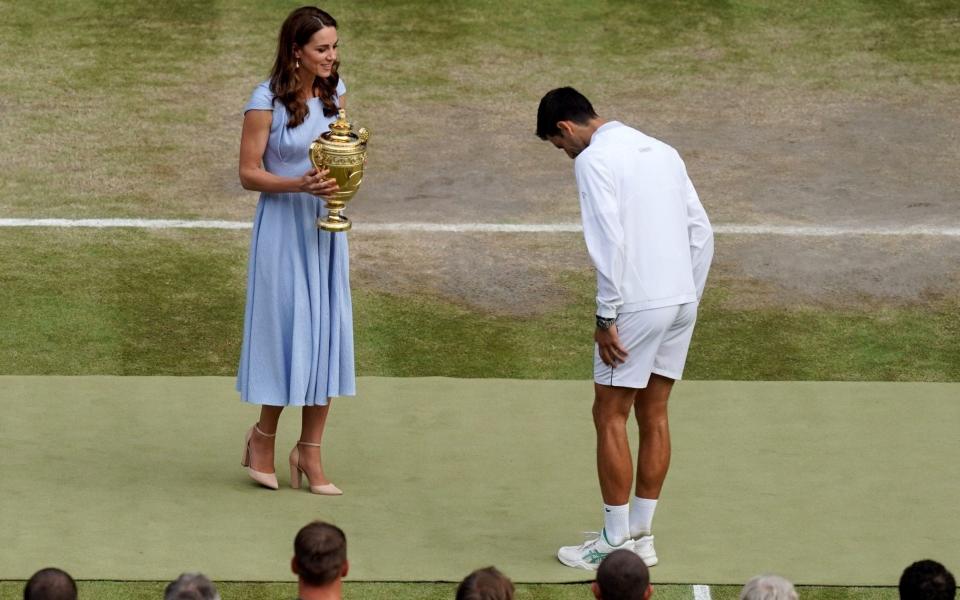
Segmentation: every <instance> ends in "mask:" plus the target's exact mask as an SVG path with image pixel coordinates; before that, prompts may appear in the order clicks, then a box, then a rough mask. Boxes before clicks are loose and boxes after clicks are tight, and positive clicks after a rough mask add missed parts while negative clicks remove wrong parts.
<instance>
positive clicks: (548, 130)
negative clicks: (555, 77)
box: [537, 87, 597, 140]
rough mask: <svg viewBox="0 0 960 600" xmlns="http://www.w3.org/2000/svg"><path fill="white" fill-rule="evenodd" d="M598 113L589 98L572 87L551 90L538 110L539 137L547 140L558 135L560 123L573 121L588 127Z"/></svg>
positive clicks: (542, 99)
mask: <svg viewBox="0 0 960 600" xmlns="http://www.w3.org/2000/svg"><path fill="white" fill-rule="evenodd" d="M596 118H597V113H596V111H594V110H593V105H592V104H590V101H589V100H587V97H586V96H584V95H583V94H581V93H580V92H578V91H577V90H575V89H573V88H572V87H562V88H557V89H555V90H550V91H549V92H547V93H546V94H544V96H543V98H541V99H540V108H538V109H537V137H539V138H540V139H541V140H545V139H547V138H548V137H550V136H552V135H558V134H559V133H560V128H559V127H557V123H559V122H560V121H573V122H574V123H579V124H580V125H586V124H587V123H588V122H589V121H590V119H596Z"/></svg>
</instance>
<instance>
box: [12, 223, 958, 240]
mask: <svg viewBox="0 0 960 600" xmlns="http://www.w3.org/2000/svg"><path fill="white" fill-rule="evenodd" d="M0 227H93V228H105V227H133V228H142V229H250V228H251V224H250V222H249V221H193V220H173V219H0ZM354 230H355V231H357V232H360V233H363V232H373V233H382V232H386V233H405V232H406V233H446V232H449V233H579V232H581V231H583V227H581V226H580V224H578V223H364V222H359V223H357V222H355V223H354ZM713 230H714V232H715V233H718V234H727V235H781V236H790V237H848V236H855V235H883V236H897V235H901V236H902V235H925V236H940V237H960V227H939V226H934V225H909V226H906V227H830V226H817V225H809V226H808V225H747V224H737V223H720V224H715V225H714V226H713Z"/></svg>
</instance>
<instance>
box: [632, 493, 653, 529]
mask: <svg viewBox="0 0 960 600" xmlns="http://www.w3.org/2000/svg"><path fill="white" fill-rule="evenodd" d="M656 509H657V501H656V500H649V499H647V498H638V497H637V496H634V497H633V498H631V499H630V537H632V538H634V539H636V538H638V537H640V536H642V535H650V532H651V531H653V511H655V510H656Z"/></svg>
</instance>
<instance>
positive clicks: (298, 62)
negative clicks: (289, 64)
mask: <svg viewBox="0 0 960 600" xmlns="http://www.w3.org/2000/svg"><path fill="white" fill-rule="evenodd" d="M297 68H298V69H299V68H300V59H299V58H298V59H297Z"/></svg>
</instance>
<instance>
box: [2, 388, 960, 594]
mask: <svg viewBox="0 0 960 600" xmlns="http://www.w3.org/2000/svg"><path fill="white" fill-rule="evenodd" d="M359 386H360V390H359V391H360V393H359V395H358V397H357V398H351V399H338V400H335V402H334V410H333V413H332V417H331V422H330V428H329V430H328V434H327V439H326V441H325V460H326V465H327V471H328V475H329V476H330V477H331V479H333V480H334V481H335V482H336V483H337V484H338V485H339V486H340V487H342V488H343V489H344V490H345V492H346V495H345V496H343V497H340V498H328V497H319V496H313V495H311V494H309V493H307V492H305V491H295V490H291V489H289V488H288V487H282V488H281V489H280V490H279V491H276V492H272V491H268V490H263V489H260V488H257V487H255V486H254V485H252V484H251V483H250V482H249V481H248V480H247V479H246V476H245V474H244V473H243V470H242V469H241V467H240V466H239V458H240V450H241V445H242V438H243V433H244V430H245V428H246V427H249V425H250V424H252V423H253V421H254V420H255V419H256V416H255V415H256V412H257V411H256V408H254V407H251V406H246V405H243V404H242V403H240V401H239V400H238V398H237V396H236V394H235V392H234V391H233V387H232V379H229V378H217V377H17V376H3V377H0V408H2V413H0V414H2V417H0V426H2V431H3V435H2V436H0V487H2V498H3V501H2V503H0V531H2V532H4V543H2V544H0V579H24V578H26V577H28V576H29V575H30V574H31V573H33V572H34V571H36V570H37V569H38V568H40V567H42V566H47V565H49V564H56V565H57V566H60V567H62V568H65V569H66V570H68V571H69V572H70V573H71V574H73V575H74V576H75V577H77V578H78V579H111V580H158V581H164V580H169V579H172V578H173V577H175V576H176V575H177V574H179V573H180V572H182V571H187V570H199V571H203V572H205V573H206V574H208V575H209V576H211V577H212V578H214V579H216V580H220V581H230V580H236V581H289V580H291V579H292V576H291V574H290V573H289V568H288V565H289V555H290V554H291V543H292V538H293V535H294V533H295V532H296V530H297V529H298V528H299V527H300V526H301V525H303V524H304V523H306V522H307V521H309V520H311V519H315V518H321V519H328V520H331V521H333V522H335V523H337V524H339V525H340V526H342V527H343V528H344V529H345V530H346V532H347V535H348V538H349V553H350V559H351V565H352V569H351V573H350V579H352V580H355V581H456V580H459V579H461V578H462V577H463V575H465V574H466V573H467V572H469V571H470V570H472V569H474V568H476V567H479V566H485V565H488V564H494V565H497V566H498V567H500V568H502V569H503V570H504V571H506V572H507V573H508V574H509V575H510V576H511V577H512V578H513V579H514V580H515V581H521V582H563V581H576V580H584V579H587V578H589V575H588V574H587V573H586V572H582V571H575V570H571V569H567V568H565V567H562V566H561V565H559V563H557V562H556V560H555V558H554V556H553V555H554V552H555V550H556V547H557V546H558V545H561V544H569V543H574V542H577V541H579V539H580V532H581V531H583V530H595V529H597V528H598V527H599V526H600V524H601V516H600V510H599V498H598V494H597V491H596V482H595V472H594V466H593V431H592V426H591V423H590V411H589V407H590V401H591V384H590V383H589V382H577V381H529V380H525V381H514V380H491V379H485V380H481V379H476V380H463V379H445V378H406V379H393V378H376V377H371V378H361V379H360V382H359ZM958 398H960V384H950V383H943V384H940V383H824V382H799V383H794V382H726V381H716V382H715V381H689V382H681V383H679V384H678V386H677V389H676V391H675V394H674V397H673V400H672V413H671V419H672V423H671V425H672V429H673V433H674V436H673V443H674V455H673V466H672V469H671V473H670V477H669V478H668V480H667V485H666V488H665V490H664V502H663V503H662V506H661V507H660V508H659V509H658V512H657V517H656V521H655V530H656V531H655V533H656V535H657V549H658V551H659V554H660V557H661V565H660V566H657V567H656V568H655V569H654V570H653V579H654V582H658V583H704V584H721V583H724V584H742V582H743V581H746V580H747V579H748V578H749V577H751V576H752V575H755V574H757V573H760V572H769V571H772V572H778V573H781V574H783V575H785V576H787V577H789V578H791V579H792V580H793V581H795V582H796V583H798V584H807V585H813V584H825V585H893V584H895V583H896V580H897V577H898V576H899V574H900V572H901V571H902V570H903V568H904V566H905V565H907V564H909V563H910V562H912V561H914V560H917V559H920V558H928V557H930V558H936V559H937V560H940V561H941V562H943V563H945V564H947V565H956V564H960V528H958V527H957V521H956V515H957V497H958V491H960V482H958V479H957V477H956V470H955V465H956V464H958V463H960V444H958V443H957V439H958V435H957V423H958V422H960V403H958V402H957V399H958ZM297 413H298V411H296V410H291V411H290V414H289V415H287V416H285V418H284V419H282V422H281V430H280V433H279V436H278V440H279V442H278V447H277V448H278V455H277V467H278V471H279V472H280V481H281V485H286V484H287V483H288V481H289V473H288V472H287V470H286V452H288V451H289V449H290V447H291V446H292V445H293V443H294V441H295V440H296V435H297V426H298V423H299V416H298V414H297Z"/></svg>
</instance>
